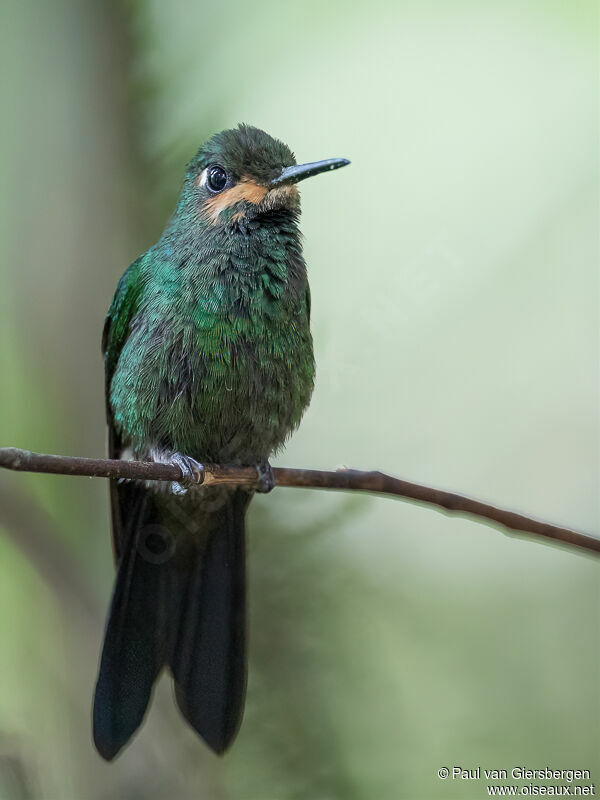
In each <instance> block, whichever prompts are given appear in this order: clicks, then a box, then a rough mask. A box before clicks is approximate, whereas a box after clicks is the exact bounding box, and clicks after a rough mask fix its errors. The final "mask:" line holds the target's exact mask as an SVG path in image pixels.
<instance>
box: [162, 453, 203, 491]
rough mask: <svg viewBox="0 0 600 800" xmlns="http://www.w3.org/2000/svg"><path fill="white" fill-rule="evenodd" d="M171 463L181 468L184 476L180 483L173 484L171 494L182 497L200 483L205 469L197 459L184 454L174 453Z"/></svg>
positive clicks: (174, 482) (170, 459) (173, 482)
mask: <svg viewBox="0 0 600 800" xmlns="http://www.w3.org/2000/svg"><path fill="white" fill-rule="evenodd" d="M169 463H171V464H174V465H175V466H176V467H179V469H180V470H181V474H182V477H181V478H180V479H179V480H178V481H172V482H171V492H172V493H173V494H176V495H180V496H181V495H184V494H187V491H188V489H190V488H191V487H192V486H197V485H198V484H199V483H200V479H201V477H202V473H203V472H204V467H203V466H202V464H201V463H200V462H199V461H196V459H195V458H192V457H191V456H184V455H183V454H182V453H172V454H171V456H170V458H169Z"/></svg>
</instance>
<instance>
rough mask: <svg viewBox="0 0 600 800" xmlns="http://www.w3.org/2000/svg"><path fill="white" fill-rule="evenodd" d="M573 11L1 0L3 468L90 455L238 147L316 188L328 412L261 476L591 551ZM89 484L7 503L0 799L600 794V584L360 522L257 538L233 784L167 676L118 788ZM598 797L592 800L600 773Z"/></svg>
mask: <svg viewBox="0 0 600 800" xmlns="http://www.w3.org/2000/svg"><path fill="white" fill-rule="evenodd" d="M597 11H598V9H597V3H596V2H583V0H571V2H568V3H566V2H558V0H543V2H542V0H538V1H536V0H527V1H524V0H519V2H517V0H492V2H487V3H477V2H468V1H467V0H448V1H447V2H443V1H442V0H438V1H437V2H427V1H425V2H423V1H422V2H408V1H406V2H405V1H400V2H392V0H373V2H370V3H368V4H367V3H343V2H341V1H340V0H332V2H330V3H327V4H325V3H322V2H319V3H317V2H314V0H308V1H307V2H305V3H302V4H291V3H289V4H286V3H281V2H276V0H264V1H263V2H260V3H255V4H249V3H244V2H235V0H234V2H223V3H211V4H206V3H202V2H196V3H192V2H184V0H175V1H174V2H170V3H165V2H159V0H137V1H136V2H131V3H125V4H117V3H114V4H111V3H102V2H93V1H92V0H54V2H52V3H34V2H32V0H27V1H26V2H18V0H7V2H5V4H4V14H3V17H4V22H3V25H2V27H1V30H0V54H1V55H0V58H1V59H2V62H1V63H2V74H3V76H4V87H3V90H2V92H3V103H2V108H3V112H4V113H3V125H2V129H1V131H0V136H1V137H2V146H1V148H0V154H1V155H0V158H1V159H2V164H1V173H2V176H3V191H2V193H1V202H2V209H1V213H0V230H1V234H0V247H1V259H0V303H1V308H0V375H1V376H2V377H1V385H2V390H1V391H0V443H1V444H3V445H17V446H22V447H27V448H30V449H34V450H38V451H44V452H58V453H70V454H81V455H89V456H97V455H100V454H102V453H103V452H104V447H105V443H104V438H105V431H104V400H103V371H102V361H101V357H100V344H99V343H100V333H101V329H102V324H103V319H104V315H105V312H106V310H107V307H108V305H109V303H110V300H111V297H112V293H113V291H114V288H115V286H116V282H117V280H118V278H119V276H120V274H121V273H122V271H123V270H124V268H125V267H126V266H127V265H128V264H129V262H131V261H132V260H133V259H134V258H135V257H136V256H137V255H138V254H139V253H140V252H142V251H143V250H145V249H146V248H147V247H148V246H149V245H150V244H152V243H153V242H154V241H155V240H156V238H157V237H158V235H159V234H160V231H161V230H162V226H163V225H164V222H165V220H166V219H167V217H168V215H169V213H170V211H171V209H172V207H173V204H174V200H175V198H176V196H177V193H178V190H179V186H180V181H181V179H182V175H183V165H184V164H185V162H186V160H187V159H188V158H189V157H190V156H191V155H192V154H193V152H194V151H195V150H196V148H197V147H198V145H199V144H200V143H201V142H202V141H203V140H204V139H205V138H206V137H207V136H208V135H210V134H211V133H213V132H215V131H217V130H220V129H222V128H224V127H229V126H233V125H235V124H236V123H238V122H239V121H244V122H247V123H250V124H254V125H258V126H259V127H262V128H264V129H266V130H267V131H269V132H270V133H272V134H274V135H276V136H278V137H280V138H282V139H283V140H284V141H286V142H287V143H289V144H290V146H291V147H292V148H293V149H294V150H295V152H296V155H297V157H298V159H299V160H301V161H308V160H314V159H319V158H326V157H330V156H346V157H348V158H350V159H351V160H352V166H351V167H350V168H348V169H345V170H343V171H341V172H339V173H336V174H335V175H331V176H327V177H320V178H318V179H316V180H315V181H309V182H307V183H306V184H303V185H302V189H303V191H302V194H303V207H304V213H303V231H304V234H305V237H306V257H307V261H308V264H309V270H310V279H311V285H312V296H313V333H314V338H315V343H316V356H317V364H318V376H317V387H316V391H315V394H314V398H313V401H312V405H311V407H310V410H309V411H308V413H307V414H306V417H305V419H304V421H303V424H302V426H301V428H300V430H299V432H298V433H297V434H296V435H295V436H294V437H293V439H292V440H291V441H290V443H289V446H288V448H287V451H286V452H285V453H284V454H283V455H282V456H281V457H280V459H279V460H278V463H281V464H288V465H290V466H304V467H311V466H312V467H321V468H331V467H335V466H337V465H340V464H346V465H351V466H354V467H357V468H377V469H381V470H386V471H389V472H392V473H395V474H397V475H400V476H402V477H405V478H407V479H409V480H416V481H421V482H424V483H429V484H433V485H436V486H441V487H444V488H449V489H454V490H456V491H460V492H463V493H467V494H472V495H474V496H477V497H479V498H482V499H486V500H489V501H492V502H494V503H496V504H499V505H506V506H508V507H511V508H515V509H518V510H521V511H522V512H524V513H529V514H531V515H534V516H539V517H542V518H546V519H548V520H552V521H555V522H557V523H563V524H565V525H568V526H571V527H574V528H578V529H581V530H584V531H588V532H591V533H596V534H598V533H599V532H600V520H599V510H598V486H599V485H600V475H599V457H598V456H599V452H598V433H599V425H598V423H599V419H598V412H599V397H598V386H599V382H598V377H599V376H598V364H599V360H598V274H597V266H598V255H599V253H598V236H597V225H598V210H599V209H598V149H597V142H598V95H597V91H598V71H597V68H598V63H597V62H598V39H597V32H598V26H597V23H598V20H597ZM108 528H109V522H108V502H107V487H106V485H105V483H104V482H103V481H101V480H88V479H85V478H65V477H59V476H56V477H53V476H34V475H26V474H14V475H13V474H2V475H0V531H1V533H2V537H1V538H0V631H1V640H2V646H1V648H0V676H1V681H0V797H1V798H2V800H5V798H6V800H23V799H24V798H35V799H36V800H37V798H52V799H54V798H57V799H58V800H71V798H72V799H73V800H100V798H118V800H121V798H122V799H123V800H137V798H145V799H148V800H154V799H156V800H158V799H159V798H166V797H174V798H178V799H179V798H181V799H182V800H186V799H187V798H194V800H197V799H199V798H208V799H209V800H221V799H223V800H224V799H225V798H231V800H304V798H307V799H310V800H337V799H338V798H344V800H346V798H347V799H348V800H362V799H363V798H377V800H388V799H389V800H393V799H394V798H408V799H409V800H421V799H423V800H426V799H427V798H471V797H474V798H475V797H477V798H479V797H483V796H485V785H484V782H483V781H481V782H476V781H472V782H467V783H465V782H456V781H455V782H453V781H451V780H449V781H445V782H444V781H440V780H439V779H438V778H437V774H436V773H437V770H438V768H439V767H442V766H448V767H452V766H454V765H462V766H463V767H465V768H473V767H476V766H478V765H481V766H482V767H487V768H508V769H510V768H511V767H512V766H525V767H528V768H541V767H546V766H548V767H552V768H576V767H580V768H587V769H591V770H594V769H595V770H596V773H595V778H596V782H597V783H600V772H599V771H598V770H600V764H599V763H598V752H599V747H600V723H599V718H600V717H599V712H600V686H599V681H598V663H599V660H600V634H599V629H598V611H599V599H600V597H599V583H598V574H597V569H598V565H597V563H594V561H593V560H592V559H590V558H589V557H586V556H585V555H582V554H580V553H577V552H573V551H567V550H564V549H561V548H558V547H552V546H547V545H544V544H541V543H537V542H531V541H527V540H523V539H518V538H515V537H508V536H504V535H503V534H502V533H501V532H499V531H497V530H494V529H493V528H492V527H490V526H485V525H483V524H479V523H476V522H473V521H467V520H464V519H457V518H451V517H447V516H444V515H442V514H439V513H437V512H435V511H433V510H431V509H427V508H422V507H418V506H416V505H412V504H408V503H403V502H400V501H396V502H394V501H392V500H385V499H381V498H374V497H355V496H351V495H341V494H326V493H319V492H316V491H313V492H310V491H305V492H302V491H298V490H285V489H279V490H277V491H276V492H274V493H273V494H272V495H270V496H268V497H259V498H257V499H256V500H255V501H254V503H253V505H252V509H251V513H250V520H249V529H250V531H249V572H250V611H251V651H250V681H249V690H248V701H247V711H246V716H245V721H244V724H243V727H242V730H241V733H240V736H239V738H238V740H237V742H236V744H235V746H234V748H233V750H232V751H231V753H230V754H229V755H227V756H226V757H225V758H223V759H217V758H216V757H214V756H213V755H211V754H210V753H209V752H208V750H207V749H206V748H204V746H203V745H202V744H201V743H200V742H199V741H198V740H197V739H196V738H195V737H194V736H193V734H191V733H190V731H189V730H188V729H187V727H186V726H185V724H184V723H183V721H182V720H181V719H180V717H179V716H178V714H177V713H176V712H175V710H174V708H173V702H172V699H171V696H170V687H169V684H168V682H167V681H163V682H162V684H161V686H160V687H159V690H158V691H157V694H156V697H155V702H154V704H153V707H152V709H151V712H150V714H149V717H148V719H147V723H146V725H145V726H144V728H143V729H142V731H141V733H140V734H139V735H138V737H137V738H136V739H135V741H134V743H133V744H132V745H131V747H130V748H129V749H127V751H126V752H125V753H124V754H123V755H122V757H121V758H120V759H119V760H118V761H117V762H116V763H114V764H113V765H106V764H104V763H103V762H102V761H101V760H100V758H99V757H98V756H97V755H96V753H95V751H94V750H93V748H92V744H91V736H90V705H91V697H92V690H93V683H94V680H95V671H96V664H97V659H98V654H99V648H100V643H101V636H102V629H103V622H104V613H105V610H106V607H107V604H108V600H109V594H110V589H111V584H112V575H113V566H112V556H111V550H110V542H109V534H108ZM593 777H594V776H593Z"/></svg>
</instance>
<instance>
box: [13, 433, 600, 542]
mask: <svg viewBox="0 0 600 800" xmlns="http://www.w3.org/2000/svg"><path fill="white" fill-rule="evenodd" d="M0 467H4V468H6V469H12V470H17V471H21V472H47V473H54V474H60V475H84V476H89V477H96V478H137V479H141V480H146V481H178V480H180V479H181V478H182V474H181V470H180V469H179V467H178V466H176V465H174V464H157V463H153V462H145V461H118V460H113V459H106V458H75V457H73V456H55V455H42V454H40V453H31V452H29V451H28V450H19V449H17V448H14V447H5V448H0ZM273 473H274V476H275V484H276V485H277V486H293V487H303V488H306V489H338V490H342V491H352V492H370V493H373V494H383V495H392V496H394V497H403V498H405V499H407V500H415V501H417V502H419V503H426V504H428V505H434V506H438V507H439V508H441V509H443V510H444V511H448V512H451V513H455V514H467V515H469V516H473V517H478V518H480V519H485V520H489V521H490V522H492V523H495V524H497V525H502V526H503V527H505V528H508V529H509V530H511V531H517V532H519V533H529V534H533V535H534V536H541V537H543V538H545V539H551V540H553V541H555V542H559V543H561V544H566V545H569V546H571V547H579V548H581V549H583V550H586V551H587V552H590V553H594V554H595V555H599V554H600V539H597V538H595V537H593V536H587V535H586V534H584V533H577V532H576V531H572V530H569V529H568V528H561V527H559V526H558V525H551V524H550V523H547V522H540V521H539V520H536V519H531V518H530V517H526V516H523V515H522V514H516V513H515V512H514V511H507V510H505V509H502V508H496V507H495V506H491V505H489V504H487V503H482V502H480V501H479V500H472V499H471V498H469V497H464V496H463V495H460V494H454V493H453V492H444V491H442V490H441V489H433V488H431V487H429V486H422V485H421V484H418V483H410V482H409V481H403V480H400V478H393V477H392V476H391V475H385V474H384V473H383V472H361V471H359V470H353V469H343V470H337V471H336V472H325V471H323V470H316V469H290V468H288V467H279V468H277V467H276V468H275V469H273ZM257 479H258V476H257V472H256V469H255V468H254V467H235V466H223V465H218V464H205V465H204V469H203V470H202V471H201V473H200V475H199V477H198V483H199V484H202V485H203V486H214V485H215V484H220V485H225V484H229V485H232V486H247V487H248V488H252V487H256V485H257Z"/></svg>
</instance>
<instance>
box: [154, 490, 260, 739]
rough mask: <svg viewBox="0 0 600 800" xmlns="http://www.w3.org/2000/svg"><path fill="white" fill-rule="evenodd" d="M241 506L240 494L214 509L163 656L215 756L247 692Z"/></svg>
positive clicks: (244, 501) (185, 709)
mask: <svg viewBox="0 0 600 800" xmlns="http://www.w3.org/2000/svg"><path fill="white" fill-rule="evenodd" d="M247 505H248V495H247V494H245V493H243V492H239V491H238V492H236V493H235V494H234V496H233V497H232V498H231V499H230V501H229V502H228V503H227V504H226V505H225V506H223V507H222V508H221V509H220V510H219V511H218V512H215V523H216V524H215V526H214V528H213V529H212V530H211V532H210V535H209V537H208V540H207V542H206V545H205V547H204V550H203V552H202V555H201V556H200V557H198V558H197V559H196V560H195V563H194V566H193V569H192V574H191V579H190V580H188V583H187V586H186V587H185V590H184V591H185V597H184V600H183V603H182V611H181V616H180V624H179V629H178V635H177V638H176V642H175V647H174V650H173V653H172V655H171V658H170V659H169V666H170V668H171V671H172V673H173V677H174V678H175V687H176V698H177V703H178V705H179V707H180V709H181V711H182V713H183V715H184V716H185V718H186V719H187V720H188V722H189V723H190V725H191V726H192V727H193V728H194V729H195V730H196V731H197V732H198V733H199V734H200V736H202V738H203V739H204V740H205V741H206V743H207V744H208V745H209V746H210V747H211V748H212V749H213V750H214V751H215V752H217V753H223V752H224V751H225V750H226V749H227V748H228V747H229V745H230V744H231V742H232V741H233V739H234V738H235V735H236V733H237V731H238V729H239V726H240V723H241V718H242V711H243V705H244V695H245V692H246V610H245V605H246V604H245V594H246V570H245V536H244V515H245V512H246V507H247ZM198 609H200V611H198Z"/></svg>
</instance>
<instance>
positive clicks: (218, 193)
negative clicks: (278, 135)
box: [186, 125, 350, 226]
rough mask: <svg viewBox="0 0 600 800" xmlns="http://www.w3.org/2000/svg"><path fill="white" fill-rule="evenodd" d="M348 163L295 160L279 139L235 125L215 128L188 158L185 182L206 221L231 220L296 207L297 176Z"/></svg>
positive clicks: (223, 223)
mask: <svg viewBox="0 0 600 800" xmlns="http://www.w3.org/2000/svg"><path fill="white" fill-rule="evenodd" d="M349 163H350V162H349V161H348V160H347V159H345V158H330V159H327V160H325V161H316V162H312V163H309V164H296V159H295V158H294V154H293V153H292V151H291V150H290V149H289V147H287V145H285V144H283V142H280V141H279V140H278V139H274V138H273V137H272V136H269V135H268V134H267V133H265V132H264V131H261V130H260V129H259V128H253V127H250V126H248V125H239V126H238V127H237V128H233V129H231V130H226V131H222V132H221V133H217V134H216V135H215V136H213V137H212V138H211V139H209V140H208V142H206V144H204V145H203V146H202V147H201V148H200V149H199V150H198V152H197V153H196V155H195V156H194V158H193V159H192V160H191V161H190V163H189V164H188V169H187V175H186V185H187V190H188V192H190V193H191V194H192V195H193V198H194V205H195V206H196V209H197V211H199V212H200V214H201V215H202V217H203V218H204V219H205V220H207V221H208V223H209V224H211V225H215V226H219V225H227V224H231V223H234V224H235V223H239V222H242V221H249V220H253V219H256V218H258V217H260V216H261V215H263V214H267V213H269V212H272V211H277V210H288V211H290V212H292V213H297V212H298V210H299V196H298V189H297V187H296V184H297V183H298V182H299V181H301V180H304V178H308V177H310V176H311V175H317V174H318V173H320V172H326V171H328V170H332V169H337V168H338V167H343V166H345V165H346V164H349Z"/></svg>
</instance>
